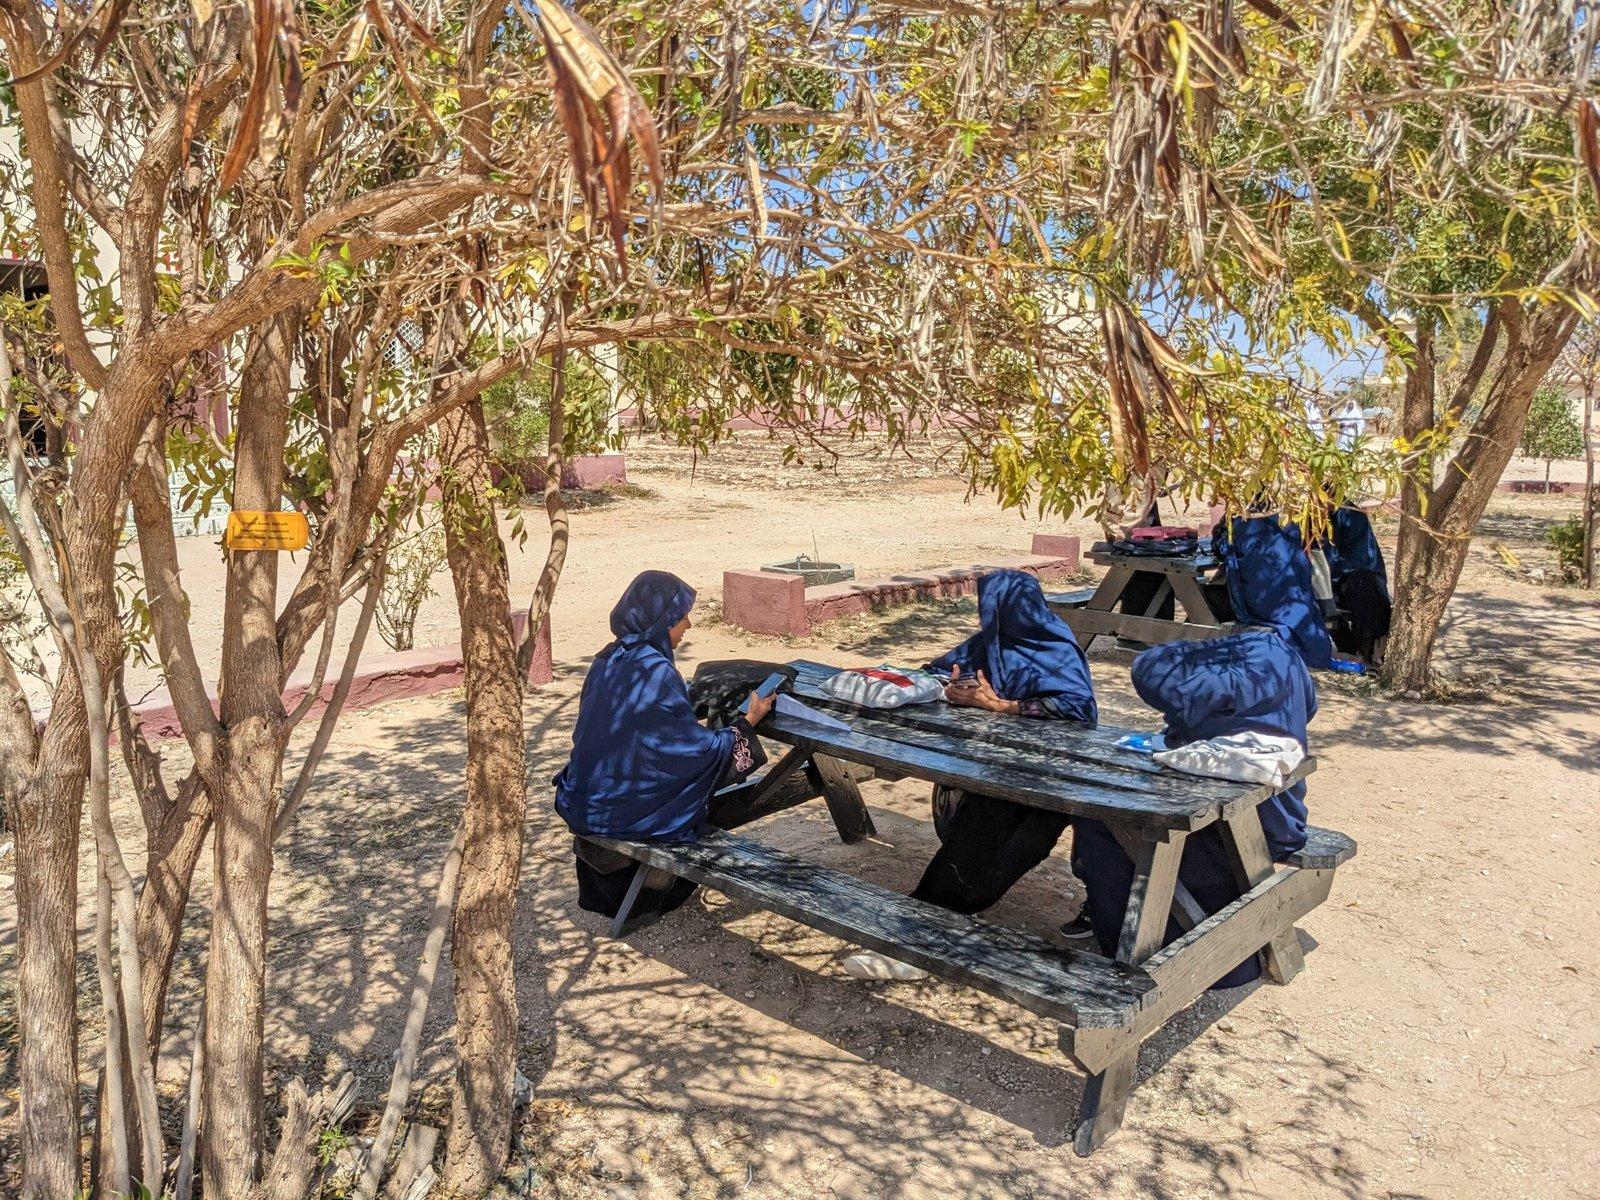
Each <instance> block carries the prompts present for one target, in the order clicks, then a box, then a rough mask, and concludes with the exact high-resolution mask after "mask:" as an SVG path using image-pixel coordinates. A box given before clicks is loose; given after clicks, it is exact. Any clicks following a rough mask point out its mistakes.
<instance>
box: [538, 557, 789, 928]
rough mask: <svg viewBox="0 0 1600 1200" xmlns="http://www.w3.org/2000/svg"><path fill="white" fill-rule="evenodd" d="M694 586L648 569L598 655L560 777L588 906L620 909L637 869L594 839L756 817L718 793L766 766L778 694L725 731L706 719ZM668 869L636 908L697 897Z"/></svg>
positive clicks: (665, 834) (663, 908) (662, 837)
mask: <svg viewBox="0 0 1600 1200" xmlns="http://www.w3.org/2000/svg"><path fill="white" fill-rule="evenodd" d="M694 599H695V593H694V589H693V588H691V587H690V586H689V585H688V584H687V583H685V582H684V581H683V580H681V579H679V578H678V577H677V576H676V575H670V574H668V573H667V572H665V571H645V572H644V573H643V574H641V575H640V576H638V577H637V578H636V579H635V580H634V581H633V582H632V583H630V584H629V585H628V588H627V590H626V591H625V592H623V594H622V598H621V599H620V600H618V601H617V606H616V607H615V608H614V609H612V610H611V632H612V633H613V634H614V635H615V636H616V640H615V641H614V642H612V643H611V644H610V645H609V646H607V647H606V648H605V649H603V650H602V651H600V653H599V654H597V655H596V656H595V659H594V663H593V665H592V666H590V668H589V674H588V677H587V678H586V679H585V680H584V683H583V695H582V697H581V699H580V700H579V702H578V720H577V724H576V726H575V728H574V729H573V732H572V755H571V757H570V758H569V759H568V761H567V765H566V766H565V767H563V768H562V770H561V772H560V774H558V775H557V776H556V777H555V781H554V782H555V788H556V798H555V807H556V812H558V813H559V814H560V815H561V818H562V819H563V820H564V821H566V823H567V825H568V827H569V828H570V829H571V830H572V832H573V833H574V834H575V835H576V836H575V837H574V839H573V849H574V854H575V856H576V860H577V863H576V866H577V875H578V904H579V906H580V907H581V908H584V909H586V910H588V911H589V912H599V913H604V914H605V915H607V916H615V915H616V913H617V911H618V909H619V908H620V907H621V906H622V901H623V897H624V896H625V895H626V893H627V890H628V885H629V883H630V882H631V881H632V879H633V874H634V870H635V866H636V864H635V863H634V862H633V860H632V859H629V858H627V857H626V856H624V855H621V854H616V853H613V852H612V851H609V850H606V849H604V848H602V847H599V846H595V845H593V844H592V843H590V842H586V841H585V840H584V836H585V835H592V836H595V837H606V838H618V839H623V840H627V841H657V842H692V841H694V840H695V839H696V838H697V837H699V835H700V832H701V831H702V830H703V829H705V828H707V827H716V828H722V829H729V828H733V827H734V826H736V825H739V824H742V823H743V822H744V820H745V819H746V815H745V814H744V813H743V812H741V811H738V810H737V809H736V808H732V807H730V805H729V802H726V801H724V802H722V803H721V804H720V805H719V802H718V800H719V798H718V797H717V795H716V793H717V791H718V789H720V788H723V787H726V786H727V785H729V784H731V783H734V782H737V781H738V780H740V779H743V778H744V777H745V776H747V775H749V773H750V772H751V771H752V770H754V769H755V768H756V767H757V766H759V765H760V763H761V762H762V761H763V756H762V754H761V749H760V743H759V742H758V741H757V740H756V735H755V726H757V725H759V724H760V723H761V721H762V719H763V718H764V717H766V715H767V714H768V713H769V712H770V711H771V710H772V706H773V700H772V699H770V698H768V699H763V698H761V697H760V696H757V695H755V694H754V693H752V694H751V696H750V701H749V706H748V709H747V711H746V714H745V715H744V716H742V717H740V718H739V719H738V720H736V721H735V722H734V723H733V724H732V725H730V726H729V727H728V728H726V729H710V728H707V727H706V726H705V725H702V724H701V723H700V722H699V721H697V720H696V719H695V714H694V709H693V707H692V705H691V704H690V701H689V690H688V687H687V685H685V683H684V681H683V676H682V675H680V674H679V673H678V668H677V666H676V664H675V663H674V661H673V652H674V651H675V650H676V649H677V648H678V646H679V645H681V644H682V642H683V639H684V636H685V635H686V634H687V633H688V632H689V629H690V628H691V624H690V620H689V613H690V610H691V609H693V607H694ZM694 890H695V885H694V884H692V883H690V882H688V881H687V880H682V879H676V878H674V877H671V876H666V875H665V874H663V876H662V878H661V879H660V880H659V881H657V880H652V881H649V882H647V886H646V888H645V889H644V891H643V892H641V894H640V896H639V899H638V901H637V903H636V905H635V908H634V911H635V912H637V913H639V914H640V915H641V916H647V915H651V914H654V915H660V914H662V913H666V912H670V911H671V910H672V909H674V908H676V907H677V906H678V905H680V904H682V903H683V902H684V901H685V900H687V899H688V898H689V896H690V895H692V894H693V893H694Z"/></svg>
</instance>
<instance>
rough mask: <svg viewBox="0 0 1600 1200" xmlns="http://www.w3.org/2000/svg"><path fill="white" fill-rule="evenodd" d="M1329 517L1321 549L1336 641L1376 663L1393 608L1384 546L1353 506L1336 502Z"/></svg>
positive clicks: (1363, 659)
mask: <svg viewBox="0 0 1600 1200" xmlns="http://www.w3.org/2000/svg"><path fill="white" fill-rule="evenodd" d="M1329 521H1330V524H1331V526H1332V528H1331V529H1330V531H1329V536H1328V538H1327V540H1326V541H1325V542H1324V543H1323V546H1322V550H1323V554H1324V555H1325V556H1326V558H1327V560H1328V573H1329V575H1330V576H1331V577H1332V581H1333V595H1334V599H1335V600H1336V601H1337V602H1338V605H1339V610H1340V616H1339V618H1338V620H1337V622H1336V623H1335V624H1334V626H1333V641H1334V644H1335V645H1336V646H1338V647H1339V649H1340V650H1341V651H1343V652H1344V653H1346V654H1355V655H1359V656H1360V658H1361V659H1362V661H1364V662H1366V663H1367V664H1368V665H1369V666H1378V665H1380V664H1381V663H1382V662H1383V643H1384V641H1385V640H1386V639H1387V638H1388V636H1389V621H1390V618H1391V616H1392V614H1393V611H1394V609H1393V604H1392V603H1391V601H1390V599H1389V576H1388V572H1387V571H1386V570H1385V569H1384V565H1383V549H1382V548H1381V547H1380V546H1379V545H1378V539H1377V536H1376V535H1375V534H1374V533H1373V532H1372V521H1371V519H1370V518H1369V517H1368V516H1367V514H1366V513H1364V512H1363V511H1362V510H1361V509H1359V508H1357V507H1356V506H1355V505H1353V504H1343V505H1340V506H1339V507H1338V508H1336V509H1334V510H1333V513H1332V514H1331V516H1330V518H1329Z"/></svg>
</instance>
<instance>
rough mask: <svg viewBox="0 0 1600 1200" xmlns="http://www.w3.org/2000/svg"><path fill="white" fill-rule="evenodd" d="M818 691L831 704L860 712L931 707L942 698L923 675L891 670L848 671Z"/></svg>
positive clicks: (886, 666) (931, 680) (885, 667)
mask: <svg viewBox="0 0 1600 1200" xmlns="http://www.w3.org/2000/svg"><path fill="white" fill-rule="evenodd" d="M822 690H823V691H825V692H827V693H828V695H830V696H832V697H833V698H834V699H835V700H843V701H844V702H845V703H846V704H854V705H858V706H859V707H861V708H900V707H902V706H903V705H907V704H932V703H933V702H934V701H935V700H938V699H939V698H940V697H942V696H943V695H944V684H943V683H941V682H940V681H939V680H938V679H937V678H935V677H934V676H932V675H930V674H928V672H926V671H919V670H915V669H908V668H905V667H891V666H890V665H889V664H888V663H885V664H883V665H882V666H879V667H852V668H850V669H849V670H845V671H839V672H837V673H836V674H834V675H832V676H830V677H829V678H828V679H827V681H826V682H824V683H823V685H822Z"/></svg>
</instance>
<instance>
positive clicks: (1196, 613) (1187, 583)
mask: <svg viewBox="0 0 1600 1200" xmlns="http://www.w3.org/2000/svg"><path fill="white" fill-rule="evenodd" d="M1167 582H1168V583H1169V584H1171V585H1172V594H1173V595H1174V596H1175V597H1177V600H1178V603H1179V604H1181V605H1183V615H1184V616H1186V617H1187V618H1188V619H1189V623H1190V624H1191V625H1214V626H1216V627H1217V631H1218V632H1219V633H1220V632H1221V631H1222V629H1223V627H1224V624H1223V620H1222V618H1221V617H1219V616H1217V613H1216V610H1215V609H1214V608H1212V607H1211V597H1209V596H1207V595H1206V593H1205V589H1204V588H1202V587H1201V586H1200V581H1199V580H1198V579H1196V578H1195V577H1194V576H1193V575H1170V576H1168V577H1167ZM1229 624H1231V622H1229Z"/></svg>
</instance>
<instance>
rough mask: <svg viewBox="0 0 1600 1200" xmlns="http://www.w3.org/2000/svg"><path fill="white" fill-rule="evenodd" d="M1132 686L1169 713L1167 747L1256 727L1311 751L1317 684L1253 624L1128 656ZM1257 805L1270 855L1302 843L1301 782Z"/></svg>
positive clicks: (1303, 804) (1288, 851) (1303, 803)
mask: <svg viewBox="0 0 1600 1200" xmlns="http://www.w3.org/2000/svg"><path fill="white" fill-rule="evenodd" d="M1133 687H1134V690H1135V691H1136V692H1138V693H1139V699H1141V700H1143V701H1144V702H1145V703H1146V704H1148V705H1149V706H1150V707H1151V708H1154V709H1156V710H1157V711H1158V712H1160V713H1161V715H1162V716H1164V717H1165V718H1166V719H1167V725H1166V730H1165V734H1166V741H1167V745H1169V746H1182V745H1186V744H1187V743H1189V742H1196V741H1202V740H1204V739H1206V738H1213V737H1221V736H1224V735H1226V734H1230V733H1245V732H1255V733H1268V734H1274V735H1276V736H1278V737H1292V738H1294V739H1295V741H1297V742H1299V743H1300V748H1301V749H1302V750H1305V751H1307V752H1308V753H1309V752H1310V745H1309V743H1308V742H1307V735H1306V726H1307V724H1309V723H1310V721H1311V718H1312V717H1314V716H1316V714H1317V687H1316V684H1314V683H1313V682H1312V681H1311V673H1310V672H1309V671H1307V670H1306V665H1305V663H1304V662H1302V661H1301V659H1300V656H1299V655H1298V654H1296V653H1295V652H1294V650H1293V649H1291V648H1290V647H1289V646H1288V645H1287V644H1286V643H1285V642H1284V640H1283V639H1282V638H1280V637H1278V636H1277V635H1276V634H1272V633H1267V632H1266V631H1264V630H1257V631H1253V632H1249V633H1236V634H1232V635H1230V636H1228V637H1219V638H1207V639H1206V640H1204V641H1198V642H1189V641H1178V642H1167V643H1165V644H1164V645H1160V646H1153V647H1151V648H1150V649H1149V650H1146V651H1144V652H1143V653H1142V654H1140V655H1139V656H1138V657H1137V658H1135V659H1134V660H1133ZM1259 811H1260V813H1261V825H1262V828H1263V830H1265V832H1266V835H1267V844H1268V845H1269V846H1270V847H1271V848H1272V853H1273V855H1274V856H1275V857H1282V856H1283V855H1285V854H1292V853H1294V852H1295V851H1296V850H1298V849H1300V848H1301V847H1302V846H1304V845H1305V843H1306V785H1305V782H1304V781H1301V782H1300V783H1297V784H1295V785H1294V786H1293V787H1291V788H1288V789H1286V790H1285V791H1282V792H1279V793H1278V794H1277V795H1276V796H1273V797H1271V798H1270V799H1268V800H1266V801H1264V802H1263V803H1262V804H1261V806H1260V809H1259Z"/></svg>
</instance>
